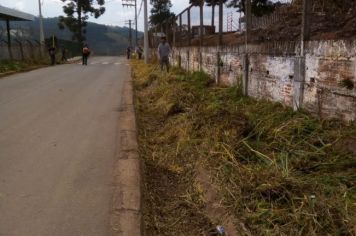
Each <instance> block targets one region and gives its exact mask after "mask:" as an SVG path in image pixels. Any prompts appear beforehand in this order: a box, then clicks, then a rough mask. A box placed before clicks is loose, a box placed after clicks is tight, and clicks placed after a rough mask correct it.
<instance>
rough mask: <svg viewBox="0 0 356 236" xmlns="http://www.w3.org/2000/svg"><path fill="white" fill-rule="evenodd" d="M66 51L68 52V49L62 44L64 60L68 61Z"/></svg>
mask: <svg viewBox="0 0 356 236" xmlns="http://www.w3.org/2000/svg"><path fill="white" fill-rule="evenodd" d="M66 52H67V49H66V48H65V47H64V46H63V45H62V62H66V61H67V56H66Z"/></svg>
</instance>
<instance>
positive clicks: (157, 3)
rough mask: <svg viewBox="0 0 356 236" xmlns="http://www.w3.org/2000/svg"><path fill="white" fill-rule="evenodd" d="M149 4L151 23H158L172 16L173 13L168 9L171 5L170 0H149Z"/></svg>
mask: <svg viewBox="0 0 356 236" xmlns="http://www.w3.org/2000/svg"><path fill="white" fill-rule="evenodd" d="M151 4H152V9H151V16H150V24H151V25H158V24H160V23H162V22H164V21H165V20H167V19H169V18H172V17H174V13H172V12H171V11H170V8H171V7H172V3H171V1H170V0H151Z"/></svg>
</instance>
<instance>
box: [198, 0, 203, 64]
mask: <svg viewBox="0 0 356 236" xmlns="http://www.w3.org/2000/svg"><path fill="white" fill-rule="evenodd" d="M203 7H204V1H202V0H201V2H200V5H199V12H200V35H199V36H200V40H199V41H200V43H199V67H200V68H199V69H200V70H202V69H203V54H202V46H203V40H204V35H203V29H204V27H203V24H204V10H203Z"/></svg>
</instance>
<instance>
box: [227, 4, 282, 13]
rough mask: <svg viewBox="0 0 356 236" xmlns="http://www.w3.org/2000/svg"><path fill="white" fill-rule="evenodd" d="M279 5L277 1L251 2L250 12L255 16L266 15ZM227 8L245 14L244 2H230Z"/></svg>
mask: <svg viewBox="0 0 356 236" xmlns="http://www.w3.org/2000/svg"><path fill="white" fill-rule="evenodd" d="M279 5H281V3H280V2H279V1H277V2H272V1H271V0H251V12H252V14H253V15H255V16H263V15H268V14H271V13H272V12H273V11H274V9H275V8H276V7H277V6H279ZM228 7H235V8H238V11H239V12H245V0H230V2H229V3H228Z"/></svg>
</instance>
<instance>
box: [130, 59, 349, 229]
mask: <svg viewBox="0 0 356 236" xmlns="http://www.w3.org/2000/svg"><path fill="white" fill-rule="evenodd" d="M132 67H133V77H134V89H135V105H136V111H137V120H138V127H139V136H138V138H139V145H140V155H141V157H142V158H143V162H144V183H145V192H144V220H145V225H146V231H147V234H148V235H207V232H209V230H210V229H211V228H213V227H215V225H217V224H220V223H222V222H219V220H216V219H214V217H211V215H209V214H207V212H206V204H211V203H207V201H206V198H205V196H204V189H202V185H201V184H200V183H199V182H198V181H197V178H196V176H197V172H198V171H197V170H198V169H200V168H203V169H204V170H206V172H207V173H208V175H209V179H210V181H211V183H212V185H214V186H217V188H218V192H219V195H220V200H219V201H218V202H217V204H222V205H223V207H224V209H225V211H226V214H229V215H231V216H233V217H234V226H235V228H236V231H237V232H239V235H354V234H355V233H356V231H355V225H356V187H355V182H356V150H355V149H356V127H355V126H354V125H346V124H343V123H342V122H340V121H337V120H319V119H317V118H314V117H312V116H310V115H309V114H307V113H306V112H294V111H293V110H292V109H290V108H286V107H283V106H282V105H281V104H278V103H272V102H268V101H256V100H254V99H251V98H247V97H244V96H242V94H241V93H240V89H239V88H237V87H229V88H226V87H217V86H214V85H213V81H212V80H211V79H210V78H209V76H207V75H206V74H204V73H202V72H194V73H186V72H184V71H181V70H179V69H177V68H174V69H173V70H172V72H171V73H169V74H161V73H160V72H159V71H157V66H156V65H144V64H143V63H142V62H140V61H133V62H132ZM208 191H209V190H208Z"/></svg>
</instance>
